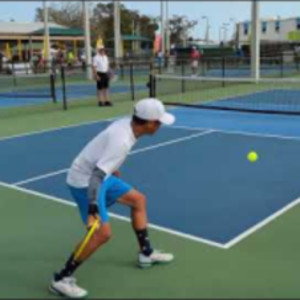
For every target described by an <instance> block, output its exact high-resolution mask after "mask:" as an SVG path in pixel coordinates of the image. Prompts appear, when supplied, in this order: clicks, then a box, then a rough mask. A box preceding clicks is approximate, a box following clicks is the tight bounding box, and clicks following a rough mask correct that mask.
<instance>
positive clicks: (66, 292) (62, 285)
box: [49, 277, 88, 299]
mask: <svg viewBox="0 0 300 300" xmlns="http://www.w3.org/2000/svg"><path fill="white" fill-rule="evenodd" d="M49 290H50V292H52V293H54V294H56V295H60V296H63V297H67V298H73V299H79V298H84V297H86V296H87V294H88V293H87V291H86V290H84V289H82V288H81V287H79V286H78V285H77V284H76V279H75V278H74V277H64V278H63V279H61V280H58V281H55V280H52V282H51V284H50V286H49Z"/></svg>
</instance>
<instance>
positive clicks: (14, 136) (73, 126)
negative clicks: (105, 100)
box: [0, 117, 118, 142]
mask: <svg viewBox="0 0 300 300" xmlns="http://www.w3.org/2000/svg"><path fill="white" fill-rule="evenodd" d="M116 119H118V117H117V118H110V119H103V120H95V121H88V122H82V123H78V124H72V125H65V126H61V127H54V128H48V129H42V130H36V131H30V132H27V133H21V134H16V135H8V136H3V137H0V142H1V141H6V140H11V139H16V138H22V137H26V136H31V135H38V134H43V133H47V132H52V131H53V132H54V131H59V130H63V129H68V128H76V127H80V126H88V125H92V124H96V123H99V124H101V123H106V122H110V121H113V120H116Z"/></svg>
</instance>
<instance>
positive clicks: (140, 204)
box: [135, 193, 147, 209]
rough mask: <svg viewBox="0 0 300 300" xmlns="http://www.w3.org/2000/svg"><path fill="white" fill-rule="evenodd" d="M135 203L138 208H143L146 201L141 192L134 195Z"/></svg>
mask: <svg viewBox="0 0 300 300" xmlns="http://www.w3.org/2000/svg"><path fill="white" fill-rule="evenodd" d="M135 203H136V207H137V208H138V209H145V208H146V203H147V199H146V196H145V195H143V194H142V193H139V194H138V195H137V197H136V200H135Z"/></svg>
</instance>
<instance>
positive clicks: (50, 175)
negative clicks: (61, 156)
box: [13, 169, 69, 186]
mask: <svg viewBox="0 0 300 300" xmlns="http://www.w3.org/2000/svg"><path fill="white" fill-rule="evenodd" d="M68 170H69V169H61V170H58V171H55V172H50V173H46V174H43V175H39V176H35V177H31V178H28V179H25V180H22V181H18V182H15V183H13V185H17V186H19V185H23V184H26V183H30V182H34V181H39V180H42V179H45V178H49V177H53V176H56V175H60V174H63V173H67V172H68Z"/></svg>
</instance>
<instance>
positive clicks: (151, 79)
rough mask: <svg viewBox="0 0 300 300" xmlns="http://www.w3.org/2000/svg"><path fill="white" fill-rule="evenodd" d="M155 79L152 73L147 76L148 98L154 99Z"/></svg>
mask: <svg viewBox="0 0 300 300" xmlns="http://www.w3.org/2000/svg"><path fill="white" fill-rule="evenodd" d="M155 85H156V78H155V76H154V75H153V74H152V72H151V73H150V75H149V97H150V98H155V97H156V86H155Z"/></svg>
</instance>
